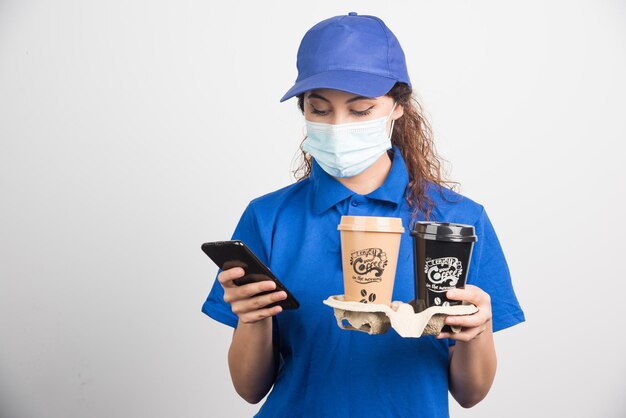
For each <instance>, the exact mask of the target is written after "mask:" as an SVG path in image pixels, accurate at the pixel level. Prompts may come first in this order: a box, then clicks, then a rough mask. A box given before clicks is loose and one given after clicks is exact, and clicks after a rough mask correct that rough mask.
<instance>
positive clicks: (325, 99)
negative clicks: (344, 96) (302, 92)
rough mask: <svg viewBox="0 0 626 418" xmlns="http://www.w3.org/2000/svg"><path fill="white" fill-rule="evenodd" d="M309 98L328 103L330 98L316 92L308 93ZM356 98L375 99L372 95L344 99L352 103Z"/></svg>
mask: <svg viewBox="0 0 626 418" xmlns="http://www.w3.org/2000/svg"><path fill="white" fill-rule="evenodd" d="M308 98H309V99H321V100H324V101H325V102H328V103H330V100H328V99H327V98H326V97H324V96H321V95H319V94H317V93H309V97H308ZM357 100H376V99H375V98H374V97H366V96H354V97H352V98H350V99H348V100H346V104H348V103H352V102H356V101H357Z"/></svg>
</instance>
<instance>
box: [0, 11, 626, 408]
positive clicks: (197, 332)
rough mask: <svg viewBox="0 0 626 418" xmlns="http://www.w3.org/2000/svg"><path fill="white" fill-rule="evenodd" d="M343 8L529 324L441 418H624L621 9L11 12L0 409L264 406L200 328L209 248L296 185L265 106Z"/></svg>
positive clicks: (296, 120)
mask: <svg viewBox="0 0 626 418" xmlns="http://www.w3.org/2000/svg"><path fill="white" fill-rule="evenodd" d="M339 3H341V4H340V5H339ZM349 11H357V12H359V13H360V14H374V15H377V16H380V17H381V18H383V20H384V21H385V22H386V23H387V24H388V25H389V27H390V28H391V29H392V31H394V33H395V34H396V35H397V37H398V38H399V39H400V42H401V44H402V46H403V48H404V50H405V53H406V56H407V62H408V65H409V71H410V76H411V78H412V81H413V84H414V86H415V91H416V94H417V96H418V97H419V98H420V100H421V101H422V103H423V105H424V106H425V108H426V110H427V112H428V116H429V118H430V120H431V122H432V124H433V127H434V131H435V136H436V143H437V146H438V150H439V152H440V153H441V154H442V155H443V156H444V157H445V158H446V159H447V160H448V161H450V164H449V165H448V167H449V169H450V174H451V178H452V179H454V180H457V181H460V182H461V184H462V189H461V191H462V193H463V194H466V195H467V196H469V197H471V198H472V199H474V200H476V201H478V202H480V203H482V204H483V205H484V206H485V207H486V208H487V211H488V213H489V215H490V217H491V219H492V221H493V223H494V226H495V228H496V231H497V232H498V235H499V238H500V240H501V243H502V246H503V248H504V250H505V253H506V256H507V259H508V261H509V265H510V269H511V272H512V275H513V281H514V285H515V289H516V291H517V294H518V297H519V300H520V303H521V304H522V307H523V308H524V310H525V313H526V316H527V322H526V323H524V324H522V325H519V326H516V327H514V328H511V329H508V330H505V331H502V332H500V333H498V334H496V344H497V350H498V356H499V369H498V374H497V378H496V381H495V384H494V386H493V388H492V390H491V392H490V393H489V395H488V397H487V398H486V399H485V400H484V401H483V402H481V403H480V404H478V405H477V406H476V407H474V408H472V409H470V410H464V409H462V408H460V407H459V406H458V405H456V403H455V402H454V400H451V414H452V416H454V417H502V416H507V417H527V416H542V417H555V416H568V417H590V416H596V417H623V416H626V400H625V398H624V396H623V394H624V388H625V387H626V361H625V360H624V353H625V352H626V344H625V342H624V336H623V335H624V334H623V329H624V324H623V322H624V315H623V311H624V310H623V306H624V293H623V292H624V284H623V283H624V280H625V279H626V277H625V276H624V264H623V263H624V259H625V255H626V253H625V250H626V248H625V247H626V246H625V245H624V240H625V238H626V235H625V228H624V223H623V217H624V214H625V210H624V201H625V199H624V180H625V176H624V174H623V172H622V169H623V166H624V164H623V163H624V160H625V158H624V154H623V153H624V149H625V147H624V141H625V140H626V118H625V110H626V106H625V104H624V103H625V100H626V81H625V77H624V74H626V25H625V24H626V3H625V2H624V1H617V0H615V1H603V0H589V1H571V0H570V1H535V0H533V1H517V2H510V1H507V2H502V1H473V2H468V1H446V2H441V1H435V0H432V1H410V2H409V1H406V2H404V1H386V2H373V1H372V2H369V1H343V2H334V1H316V2H278V1H263V2H252V1H250V2H246V3H244V2H237V1H232V2H209V1H189V0H177V1H170V2H165V1H147V0H145V1H139V0H132V1H128V0H124V1H117V0H116V1H112V0H109V1H104V0H102V1H79V0H74V1H71V0H57V1H54V2H52V1H26V0H21V1H18V0H0V240H1V242H0V416H2V417H3V418H5V417H6V418H39V417H64V418H68V417H69V418H72V417H76V418H78V417H92V418H98V417H148V416H150V417H209V416H211V417H225V416H250V415H252V414H253V413H254V412H255V411H256V410H257V409H258V405H253V406H250V405H247V404H246V403H245V401H243V400H242V399H240V398H239V397H238V396H237V395H236V393H235V392H234V390H233V388H232V384H231V382H230V377H229V374H228V370H227V362H226V352H227V348H228V345H229V342H230V337H231V333H232V330H231V329H230V328H228V327H226V326H223V325H221V324H219V323H217V322H214V321H213V320H211V319H209V318H208V317H206V316H205V315H203V314H202V313H201V312H200V308H201V305H202V302H203V301H204V299H205V297H206V295H207V293H208V291H209V289H210V286H211V283H212V281H213V278H214V275H215V273H216V268H215V267H214V266H213V265H212V264H211V263H210V262H209V260H208V259H207V258H206V256H205V255H204V254H203V253H202V252H201V251H200V244H201V243H202V242H205V241H211V240H220V239H227V238H229V237H230V234H231V233H232V230H233V228H234V226H235V223H236V221H237V219H238V218H239V216H240V214H241V212H242V211H243V209H244V207H245V205H246V204H247V203H248V201H249V200H250V199H252V198H254V197H256V196H259V195H262V194H265V193H267V192H270V191H272V190H275V189H277V188H279V187H282V186H285V185H287V184H289V183H290V182H292V181H293V178H292V176H291V174H290V170H292V169H293V168H294V165H293V163H292V160H293V157H294V155H296V151H297V147H298V144H299V142H300V140H301V132H302V125H303V119H302V115H301V114H300V113H299V111H298V110H297V108H296V103H295V99H292V100H290V101H288V102H285V103H279V99H280V97H281V96H282V95H283V93H284V92H285V91H286V90H287V89H288V88H289V87H291V85H292V84H293V82H294V80H295V78H296V69H295V58H296V51H297V48H298V45H299V43H300V40H301V38H302V36H303V35H304V33H305V31H306V30H307V29H308V28H309V27H311V26H313V25H314V24H315V23H317V22H318V21H320V20H322V19H325V18H327V17H330V16H334V15H338V14H346V13H348V12H349ZM620 163H621V164H620Z"/></svg>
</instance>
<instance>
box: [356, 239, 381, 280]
mask: <svg viewBox="0 0 626 418" xmlns="http://www.w3.org/2000/svg"><path fill="white" fill-rule="evenodd" d="M387 262H388V260H387V255H386V254H385V253H384V252H383V250H382V249H381V248H365V249H362V250H357V251H353V252H352V253H350V265H351V266H352V270H353V271H354V272H355V273H356V274H355V275H352V279H354V281H356V282H357V283H372V282H380V281H381V280H382V277H381V276H382V275H383V272H384V271H385V267H387Z"/></svg>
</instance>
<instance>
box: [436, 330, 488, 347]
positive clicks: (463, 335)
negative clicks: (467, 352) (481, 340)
mask: <svg viewBox="0 0 626 418" xmlns="http://www.w3.org/2000/svg"><path fill="white" fill-rule="evenodd" d="M484 331H485V327H474V328H462V329H461V332H458V333H446V334H447V335H448V337H447V338H450V339H452V340H456V341H462V342H466V343H467V342H470V341H472V340H473V339H474V338H476V337H477V336H478V335H480V334H482V333H483V332H484Z"/></svg>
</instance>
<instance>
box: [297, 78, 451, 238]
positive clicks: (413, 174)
mask: <svg viewBox="0 0 626 418" xmlns="http://www.w3.org/2000/svg"><path fill="white" fill-rule="evenodd" d="M386 96H390V97H392V98H393V99H394V100H395V101H396V102H397V103H398V104H400V105H402V107H403V108H404V114H403V115H402V116H401V117H400V118H398V119H397V120H396V122H395V123H394V127H393V132H392V135H391V142H392V144H393V145H396V146H397V147H398V149H399V150H400V153H401V154H402V157H403V158H404V161H405V163H406V167H407V171H408V172H409V184H408V185H407V188H406V192H405V198H406V201H407V203H408V204H409V207H410V208H411V209H412V214H411V225H410V227H411V228H412V226H413V222H414V221H415V219H416V217H417V214H418V212H420V211H421V212H422V213H423V214H424V219H425V220H429V219H430V216H431V212H432V210H433V208H434V202H433V201H432V199H431V198H430V197H429V196H428V195H427V193H426V189H427V187H428V185H429V183H431V184H433V185H435V186H436V187H437V188H438V190H439V193H440V194H441V196H442V197H443V198H444V199H446V200H448V199H447V198H446V196H445V195H444V193H443V188H444V187H446V188H448V189H451V190H455V191H456V190H457V189H458V186H460V183H458V182H456V181H451V180H446V179H445V177H446V176H445V173H444V163H445V162H446V160H444V159H443V158H441V157H440V156H439V155H438V154H437V152H436V149H435V144H434V142H433V134H432V129H431V127H430V125H429V124H428V121H427V120H426V118H425V117H424V115H423V109H422V106H421V105H420V103H419V102H418V101H417V99H416V98H415V97H413V90H412V89H411V87H409V86H408V85H407V84H406V83H396V84H395V85H394V86H393V87H392V89H391V90H389V92H388V93H387V94H386ZM297 98H298V108H299V109H300V111H301V112H302V114H304V93H301V94H299V95H297ZM305 139H306V136H305V137H304V139H303V140H302V142H304V140H305ZM300 151H301V160H302V161H301V162H300V165H299V167H298V168H297V169H296V170H295V171H294V172H293V174H294V177H295V178H296V180H298V181H300V180H303V179H305V178H307V177H309V175H310V174H311V164H312V163H311V156H310V155H308V154H307V153H306V152H305V151H304V150H303V149H302V143H301V144H300Z"/></svg>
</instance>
